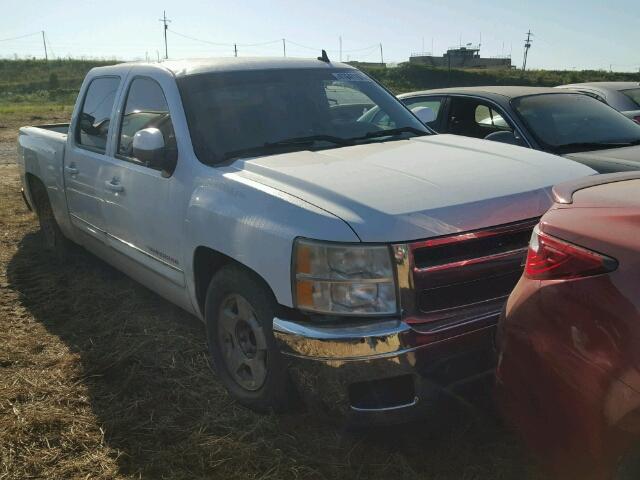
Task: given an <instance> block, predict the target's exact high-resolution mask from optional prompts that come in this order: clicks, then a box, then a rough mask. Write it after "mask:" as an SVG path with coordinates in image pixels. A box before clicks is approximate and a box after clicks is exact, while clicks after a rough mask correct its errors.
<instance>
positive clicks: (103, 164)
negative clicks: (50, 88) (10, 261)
mask: <svg viewBox="0 0 640 480" xmlns="http://www.w3.org/2000/svg"><path fill="white" fill-rule="evenodd" d="M372 108H376V109H379V110H380V111H382V112H384V115H376V116H375V118H376V121H375V123H374V122H372V121H369V120H367V119H368V118H370V117H371V116H367V115H365V114H366V112H367V111H370V110H371V109H372ZM418 113H419V114H420V115H421V116H422V117H423V119H424V118H428V117H429V116H430V115H432V113H433V112H429V111H425V110H422V111H420V112H416V114H414V113H412V112H411V111H410V110H409V109H407V108H406V107H405V106H404V105H403V104H402V103H400V102H399V101H398V100H396V99H395V98H394V96H393V95H392V94H390V93H389V92H388V91H387V90H386V89H384V88H383V87H382V86H380V85H379V84H378V83H376V82H375V81H374V80H372V79H371V78H369V77H368V76H367V75H365V74H364V73H361V72H360V71H358V70H357V69H354V68H352V67H350V66H348V65H345V64H340V63H331V62H329V61H328V60H327V59H326V58H319V59H318V60H302V59H284V58H283V59H240V58H231V59H218V60H203V61H169V62H163V63H157V64H156V63H154V64H151V63H128V64H127V63H125V64H120V65H115V66H110V67H100V68H95V69H93V70H91V71H90V72H89V74H88V75H87V77H86V79H85V81H84V83H83V85H82V89H81V91H80V95H79V97H78V101H77V104H76V106H75V109H74V112H73V117H72V120H71V123H70V124H69V125H43V126H39V127H23V128H21V129H20V134H19V164H20V168H21V174H22V182H23V193H24V196H25V200H26V202H27V204H28V205H30V206H31V207H32V208H33V209H34V210H35V212H36V213H37V214H38V216H39V220H40V224H41V228H42V231H43V236H44V238H45V240H46V242H45V243H46V246H48V247H50V248H51V249H52V250H54V251H55V252H57V253H64V251H65V250H66V249H67V248H69V246H72V245H73V244H79V245H82V246H83V247H85V248H86V249H88V250H89V251H91V252H93V253H95V254H96V255H98V256H99V257H101V258H102V259H104V260H106V261H107V262H109V263H111V264H113V265H114V266H115V267H117V268H118V269H120V270H122V271H123V272H125V273H126V274H127V275H129V276H131V277H133V278H134V279H136V280H138V281H139V282H141V283H143V284H144V285H146V286H147V287H149V288H150V289H152V290H154V291H156V292H157V293H158V294H160V295H162V296H163V297H165V298H167V299H169V300H170V301H172V302H174V303H175V304H177V305H179V306H180V307H182V308H184V309H185V310H187V311H189V312H191V313H193V314H194V315H196V316H198V317H200V318H201V319H202V320H203V321H204V322H205V323H206V327H207V336H208V342H209V352H210V358H211V361H212V364H213V366H214V368H215V370H216V372H217V375H218V377H219V379H220V380H221V381H222V382H223V383H224V384H225V386H226V387H227V389H228V390H229V392H230V393H231V394H232V395H233V396H234V397H235V398H237V399H238V400H239V401H240V402H241V403H243V404H244V405H247V406H249V407H251V408H254V409H256V410H263V411H264V410H270V409H275V410H282V409H284V408H286V407H287V406H288V405H290V402H291V398H292V395H293V396H295V395H294V393H295V392H298V393H299V394H301V395H302V397H304V398H305V399H307V400H309V401H311V402H316V403H318V404H319V405H321V406H322V407H323V408H324V409H325V410H327V411H332V412H333V411H335V412H338V413H343V414H348V415H352V416H354V418H365V419H373V418H374V417H379V416H380V415H381V414H384V416H385V418H389V416H392V417H394V418H402V417H405V416H406V415H408V414H411V415H413V414H415V413H419V412H421V411H422V409H423V408H425V407H427V406H428V405H429V404H430V401H431V400H433V399H434V398H436V397H437V396H438V395H439V394H440V393H442V392H443V391H447V390H448V389H451V388H455V387H457V386H459V385H463V384H464V383H465V382H466V381H467V380H468V379H471V378H478V376H479V375H480V374H482V373H486V372H490V371H491V369H492V366H493V360H494V356H493V350H492V345H493V332H494V329H495V323H496V318H497V315H498V314H499V312H500V310H501V308H502V306H503V303H504V300H505V299H506V297H507V295H508V294H509V292H510V291H511V289H512V287H513V286H514V285H515V283H516V281H517V279H518V278H519V276H520V274H521V269H522V260H523V258H524V254H525V251H526V246H527V243H528V239H529V236H530V233H531V230H532V228H533V226H534V225H535V223H536V222H537V219H538V218H539V217H540V216H541V215H542V214H543V213H544V212H545V211H546V210H547V208H548V207H549V206H550V205H551V198H550V188H549V187H550V186H552V185H553V184H555V183H558V182H563V181H566V180H570V179H573V178H577V177H582V176H586V175H590V174H592V173H593V171H592V170H591V169H589V168H587V167H585V166H583V165H580V164H578V163H574V162H572V161H569V160H564V159H559V158H557V157H553V156H550V155H547V154H545V153H541V152H537V151H534V150H529V149H523V148H519V147H514V146H509V145H503V144H499V143H496V142H488V141H481V140H475V139H469V138H463V137H458V136H450V135H434V134H433V132H431V131H430V130H429V129H428V128H427V127H425V125H424V124H423V123H422V122H421V121H420V120H419V119H418V116H417V115H418Z"/></svg>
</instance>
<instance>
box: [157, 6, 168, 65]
mask: <svg viewBox="0 0 640 480" xmlns="http://www.w3.org/2000/svg"><path fill="white" fill-rule="evenodd" d="M158 21H159V22H162V23H163V24H164V58H165V59H168V58H169V50H168V49H167V28H169V25H168V24H169V23H171V20H169V19H168V18H167V12H166V11H165V10H163V11H162V18H161V19H159V20H158Z"/></svg>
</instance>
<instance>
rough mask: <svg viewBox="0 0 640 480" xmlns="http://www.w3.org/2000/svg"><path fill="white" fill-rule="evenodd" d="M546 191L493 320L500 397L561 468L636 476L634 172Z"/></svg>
mask: <svg viewBox="0 0 640 480" xmlns="http://www.w3.org/2000/svg"><path fill="white" fill-rule="evenodd" d="M553 194H554V197H555V202H556V203H555V205H554V206H553V207H552V208H551V210H549V212H547V213H546V214H545V215H544V216H543V217H542V219H541V220H540V223H539V224H538V226H537V227H536V228H535V230H534V233H533V236H532V238H531V243H530V245H529V251H528V255H527V260H526V266H525V272H524V274H523V276H522V278H521V279H520V281H519V283H518V285H517V286H516V288H515V290H514V291H513V293H512V294H511V296H510V297H509V300H508V302H507V305H506V307H505V312H504V315H503V317H502V319H501V322H500V325H499V329H498V342H497V343H498V349H499V360H498V366H497V388H498V398H499V400H500V403H501V406H502V408H503V411H504V412H505V413H506V416H507V418H508V419H509V420H510V421H511V422H512V423H513V425H514V426H515V427H516V428H517V430H519V432H520V433H521V434H522V435H523V436H524V439H525V441H526V442H527V443H528V444H529V446H530V447H532V448H533V450H534V452H535V453H536V454H538V455H539V456H541V458H542V459H543V461H545V462H546V463H547V464H548V465H549V466H550V467H552V469H553V470H554V472H555V474H556V475H558V477H559V478H571V479H574V478H576V479H577V478H580V479H587V478H589V479H591V478H593V479H598V480H601V479H607V478H636V479H637V478H640V475H638V474H637V473H634V474H631V473H630V472H628V471H627V470H629V469H632V468H635V467H634V466H633V462H634V461H636V462H637V459H636V460H634V456H633V454H632V452H634V451H636V450H634V449H635V447H636V446H637V445H635V442H636V441H637V440H638V439H640V436H638V433H640V172H630V173H617V174H610V175H597V176H593V177H588V178H586V179H583V180H580V181H578V182H571V183H566V184H562V185H559V186H556V187H555V188H554V190H553ZM625 472H626V473H625ZM617 475H620V476H619V477H617ZM623 475H628V476H623Z"/></svg>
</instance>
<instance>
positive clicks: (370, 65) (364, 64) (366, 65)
mask: <svg viewBox="0 0 640 480" xmlns="http://www.w3.org/2000/svg"><path fill="white" fill-rule="evenodd" d="M345 63H346V64H347V65H351V66H352V67H356V68H373V67H382V68H387V64H386V63H380V62H359V61H357V60H351V61H350V62H345Z"/></svg>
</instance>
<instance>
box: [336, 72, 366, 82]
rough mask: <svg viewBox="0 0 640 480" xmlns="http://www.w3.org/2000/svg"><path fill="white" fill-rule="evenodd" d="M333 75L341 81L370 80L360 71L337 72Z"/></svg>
mask: <svg viewBox="0 0 640 480" xmlns="http://www.w3.org/2000/svg"><path fill="white" fill-rule="evenodd" d="M333 77H334V78H335V79H336V80H340V81H341V82H370V81H371V79H370V78H369V77H367V76H366V75H365V74H364V73H362V72H358V71H355V72H338V73H334V74H333Z"/></svg>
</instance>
